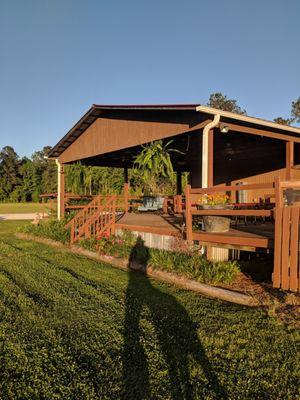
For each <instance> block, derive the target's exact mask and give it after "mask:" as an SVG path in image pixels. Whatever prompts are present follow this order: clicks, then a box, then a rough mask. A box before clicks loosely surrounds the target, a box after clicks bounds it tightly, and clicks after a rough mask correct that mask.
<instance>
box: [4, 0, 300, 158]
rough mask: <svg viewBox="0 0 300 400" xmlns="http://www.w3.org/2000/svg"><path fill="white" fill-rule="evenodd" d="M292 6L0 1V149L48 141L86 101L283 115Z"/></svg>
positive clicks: (293, 64)
mask: <svg viewBox="0 0 300 400" xmlns="http://www.w3.org/2000/svg"><path fill="white" fill-rule="evenodd" d="M299 20H300V1H299V0H251V1H250V0H248V1H246V0H244V1H242V0H226V1H225V0H209V1H208V0H207V1H201V0H185V1H182V0H151V1H149V0H147V1H144V0H132V1H131V0H127V1H124V0H123V1H122V0H120V1H116V0H109V1H108V0H106V1H104V0H95V1H93V0H81V1H77V0H70V1H69V0H51V1H50V0H35V1H32V0H26V1H25V0H19V1H16V0H0V110H1V111H0V117H1V124H0V148H1V147H3V146H5V145H12V146H13V147H14V148H15V150H16V151H17V153H18V154H19V155H21V156H23V155H31V154H32V152H33V151H35V150H38V149H40V148H42V147H43V146H44V145H47V144H49V145H54V144H55V143H56V142H57V141H58V139H60V138H61V137H62V136H63V135H64V134H65V133H66V132H67V130H69V129H70V128H71V127H72V125H73V124H74V123H75V122H76V121H77V120H78V119H79V118H80V117H81V116H82V114H83V113H84V112H85V111H86V110H87V109H88V108H89V107H90V105H91V104H93V103H96V104H97V103H98V104H114V103H115V104H121V103H124V104H126V103H128V104H138V103H141V104H147V103H193V102H195V103H202V104H203V103H205V102H207V100H208V97H209V95H210V94H211V93H213V92H216V91H221V92H223V93H224V94H226V95H227V96H228V97H230V98H234V99H236V100H237V101H238V103H239V105H240V106H241V107H243V108H245V109H246V110H247V112H248V114H249V115H254V116H257V117H262V118H266V119H273V118H275V117H277V116H283V117H288V116H289V114H290V108H291V102H292V101H293V100H295V99H296V98H298V97H299V96H300V79H299V78H300V74H299V71H300V69H299V68H300V44H299V43H300V23H299Z"/></svg>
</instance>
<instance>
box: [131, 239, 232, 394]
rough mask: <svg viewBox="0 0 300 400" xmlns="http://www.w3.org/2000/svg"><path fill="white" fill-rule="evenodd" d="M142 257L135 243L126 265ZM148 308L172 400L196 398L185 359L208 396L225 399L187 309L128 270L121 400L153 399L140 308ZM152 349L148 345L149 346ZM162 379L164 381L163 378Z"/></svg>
mask: <svg viewBox="0 0 300 400" xmlns="http://www.w3.org/2000/svg"><path fill="white" fill-rule="evenodd" d="M141 253H142V254H143V261H144V262H143V264H144V265H147V261H148V260H149V252H148V249H147V248H146V247H145V246H144V242H143V240H142V239H141V238H138V239H137V242H136V245H135V246H134V248H133V250H132V252H131V256H130V261H129V263H130V264H129V265H130V268H131V269H137V268H135V267H136V266H137V263H136V258H137V255H140V254H141ZM144 306H146V307H148V309H149V311H150V314H151V322H152V324H153V326H154V329H155V332H156V336H157V338H158V342H159V346H160V349H161V352H162V354H163V357H164V360H165V362H166V364H167V368H168V375H169V381H170V385H169V386H170V389H169V391H171V398H173V399H180V400H183V399H195V398H196V394H195V392H194V388H193V385H192V383H191V377H190V371H189V365H188V361H189V359H190V358H193V359H194V360H195V362H196V363H197V364H198V365H199V366H200V368H202V370H203V372H204V374H205V378H206V380H207V381H208V386H207V387H209V389H208V390H210V392H211V393H210V395H211V396H212V397H214V398H217V399H226V398H227V395H226V392H225V390H224V389H223V388H222V387H221V385H220V384H219V382H218V378H217V376H216V374H215V373H214V372H213V370H212V367H211V365H210V362H209V360H208V358H207V356H206V354H205V350H204V348H203V346H202V344H201V342H200V340H199V338H198V335H197V328H196V326H195V323H193V321H192V320H191V318H190V316H189V314H188V313H187V311H186V310H185V308H184V307H183V306H182V305H181V304H180V303H179V302H178V301H177V300H176V299H175V298H174V297H173V296H171V295H169V294H167V293H164V292H161V291H160V290H158V289H156V288H155V287H154V286H152V284H151V282H150V280H149V279H148V277H147V276H146V275H144V274H138V273H136V272H134V271H130V272H129V282H128V287H127V291H126V300H125V322H124V353H123V378H124V391H125V393H124V399H135V400H139V399H151V398H153V394H152V395H151V390H150V382H149V371H148V362H147V356H146V353H145V350H144V346H143V341H145V337H143V333H142V330H141V327H140V318H141V312H142V308H143V307H144ZM149 347H150V346H149ZM161 379H165V378H164V377H163V376H162V377H161Z"/></svg>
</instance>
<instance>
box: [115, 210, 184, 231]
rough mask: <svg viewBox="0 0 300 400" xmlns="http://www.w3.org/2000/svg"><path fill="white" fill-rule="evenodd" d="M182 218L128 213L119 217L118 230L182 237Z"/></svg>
mask: <svg viewBox="0 0 300 400" xmlns="http://www.w3.org/2000/svg"><path fill="white" fill-rule="evenodd" d="M182 224H183V217H182V216H170V215H157V214H153V213H127V214H124V215H121V216H119V218H117V221H116V229H128V230H131V231H137V232H149V233H156V234H159V235H167V236H181V235H182Z"/></svg>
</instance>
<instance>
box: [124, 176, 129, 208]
mask: <svg viewBox="0 0 300 400" xmlns="http://www.w3.org/2000/svg"><path fill="white" fill-rule="evenodd" d="M124 210H125V213H127V212H128V211H129V184H128V183H124Z"/></svg>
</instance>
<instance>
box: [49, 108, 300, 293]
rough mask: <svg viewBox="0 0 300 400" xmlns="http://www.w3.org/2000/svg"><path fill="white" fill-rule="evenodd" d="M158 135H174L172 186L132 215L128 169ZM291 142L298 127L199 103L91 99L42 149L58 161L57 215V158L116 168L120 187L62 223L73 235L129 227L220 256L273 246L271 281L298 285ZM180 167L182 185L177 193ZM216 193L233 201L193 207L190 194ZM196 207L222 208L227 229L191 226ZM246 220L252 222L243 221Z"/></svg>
mask: <svg viewBox="0 0 300 400" xmlns="http://www.w3.org/2000/svg"><path fill="white" fill-rule="evenodd" d="M158 139H162V140H170V139H173V140H174V147H176V148H177V149H178V150H180V152H179V153H174V154H173V155H172V163H173V166H174V170H175V171H176V174H177V193H174V196H171V197H168V198H166V199H165V203H164V215H163V216H158V215H154V214H147V215H145V214H142V213H138V214H136V213H135V214H131V213H130V210H131V208H132V205H133V204H134V201H135V197H134V196H131V195H130V193H129V186H128V184H129V183H128V169H129V168H131V167H132V166H133V163H134V159H135V157H136V155H137V154H138V153H139V152H140V151H141V146H142V145H144V144H146V143H149V142H152V141H155V140H158ZM299 149H300V129H299V128H295V127H291V126H285V125H280V124H277V123H274V122H270V121H266V120H263V119H258V118H253V117H248V116H245V115H239V114H234V113H230V112H225V111H221V110H217V109H213V108H209V107H206V106H201V105H197V104H185V105H93V106H92V107H91V108H90V109H89V111H88V112H87V113H86V114H85V115H84V116H83V117H82V118H81V119H80V120H79V121H78V122H77V123H76V124H75V126H74V127H73V128H72V129H71V130H70V131H69V132H68V133H67V134H66V135H65V136H64V137H63V138H62V139H61V140H60V141H59V142H58V143H57V144H56V145H55V146H54V147H53V148H52V150H51V151H50V153H49V155H48V157H49V158H51V159H55V160H56V163H57V166H58V218H62V217H63V215H64V213H65V198H66V196H65V190H64V187H65V186H64V165H66V164H72V163H76V162H81V163H82V164H83V165H90V166H110V167H116V168H123V169H124V194H123V195H122V196H106V197H105V196H101V194H99V195H98V196H95V197H94V198H93V199H92V200H91V202H90V203H89V204H88V205H87V206H85V207H84V208H82V209H81V210H80V211H79V212H78V214H77V215H76V216H75V217H74V219H73V220H72V221H71V223H70V226H71V234H72V241H73V242H75V241H77V240H79V239H80V238H82V237H87V236H90V235H99V234H102V233H104V232H108V233H114V232H115V231H116V229H131V230H132V231H135V232H140V233H149V234H155V235H161V236H162V237H172V236H178V237H182V238H183V239H186V240H188V241H198V242H200V243H201V244H203V245H204V246H206V247H207V249H208V256H210V257H211V258H212V257H215V258H216V257H218V256H217V254H218V251H216V250H213V249H216V248H217V249H220V248H223V249H225V250H224V251H225V252H227V253H226V254H228V249H238V250H250V251H261V250H263V249H264V250H265V251H272V252H273V251H274V273H273V284H274V286H275V287H281V288H283V289H290V290H294V291H299V282H300V279H299V258H298V247H299V246H298V243H299V240H298V233H299V204H298V203H297V201H296V200H297V196H296V194H297V189H300V170H299V168H298V165H299V164H300V151H299ZM185 171H187V172H189V173H190V184H189V185H187V188H186V189H185V193H182V186H181V175H182V173H183V172H185ZM291 191H293V193H294V196H291V193H290V192H291ZM214 192H226V193H228V194H229V195H230V196H231V200H232V202H233V203H234V204H235V207H234V208H233V209H231V210H199V209H197V207H196V200H197V198H199V196H200V195H201V194H209V193H214ZM287 193H289V199H291V198H292V199H293V200H292V201H290V200H287V196H286V194H287ZM169 214H171V215H169ZM203 215H229V216H230V217H231V218H232V219H233V220H234V226H233V227H232V229H230V231H229V232H227V233H209V232H205V231H201V230H200V231H199V230H198V231H195V230H194V229H193V219H195V218H200V217H202V216H203ZM246 218H248V220H251V221H252V222H253V221H254V223H251V224H247V226H246V224H241V223H240V222H241V219H243V220H244V221H245V220H246ZM180 220H183V221H184V224H181V223H180ZM266 221H268V222H269V223H268V224H267V223H266Z"/></svg>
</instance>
